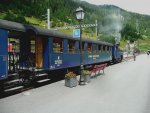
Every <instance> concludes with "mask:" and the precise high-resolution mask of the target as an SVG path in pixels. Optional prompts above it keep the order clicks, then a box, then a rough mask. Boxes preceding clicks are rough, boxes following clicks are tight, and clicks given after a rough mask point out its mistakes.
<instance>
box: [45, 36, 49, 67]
mask: <svg viewBox="0 0 150 113" xmlns="http://www.w3.org/2000/svg"><path fill="white" fill-rule="evenodd" d="M49 45H50V40H49V39H45V40H44V47H43V56H44V57H43V61H44V62H43V63H44V64H43V67H44V68H45V69H48V68H49V62H48V61H49V51H50V46H49Z"/></svg>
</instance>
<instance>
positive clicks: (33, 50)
mask: <svg viewBox="0 0 150 113" xmlns="http://www.w3.org/2000/svg"><path fill="white" fill-rule="evenodd" d="M31 53H35V40H31Z"/></svg>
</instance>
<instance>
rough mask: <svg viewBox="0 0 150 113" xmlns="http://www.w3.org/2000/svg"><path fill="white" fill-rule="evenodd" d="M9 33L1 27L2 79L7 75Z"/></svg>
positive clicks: (0, 69)
mask: <svg viewBox="0 0 150 113" xmlns="http://www.w3.org/2000/svg"><path fill="white" fill-rule="evenodd" d="M7 44H8V33H7V31H5V30H2V29H0V80H1V79H4V78H6V77H7V70H8V69H7V56H8V51H7V50H8V48H7Z"/></svg>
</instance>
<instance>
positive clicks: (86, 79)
mask: <svg viewBox="0 0 150 113" xmlns="http://www.w3.org/2000/svg"><path fill="white" fill-rule="evenodd" d="M90 78H91V76H90V75H85V76H84V82H85V83H89V82H90Z"/></svg>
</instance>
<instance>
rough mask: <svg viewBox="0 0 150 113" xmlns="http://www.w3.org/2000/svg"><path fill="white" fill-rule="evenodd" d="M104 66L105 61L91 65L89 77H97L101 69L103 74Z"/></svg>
mask: <svg viewBox="0 0 150 113" xmlns="http://www.w3.org/2000/svg"><path fill="white" fill-rule="evenodd" d="M106 66H107V63H105V64H100V65H95V66H94V67H93V69H92V70H90V71H91V77H92V78H93V77H97V76H98V75H100V73H101V70H102V71H103V74H104V69H105V67H106Z"/></svg>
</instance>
